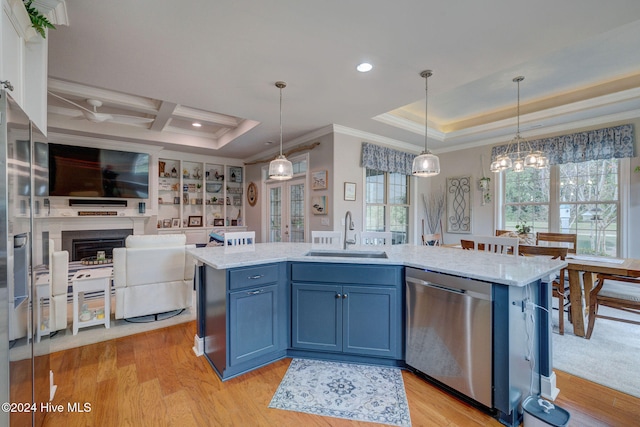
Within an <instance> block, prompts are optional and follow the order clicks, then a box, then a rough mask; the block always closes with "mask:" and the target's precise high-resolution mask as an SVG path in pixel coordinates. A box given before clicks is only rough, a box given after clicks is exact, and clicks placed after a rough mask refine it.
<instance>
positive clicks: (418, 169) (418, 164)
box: [411, 70, 440, 178]
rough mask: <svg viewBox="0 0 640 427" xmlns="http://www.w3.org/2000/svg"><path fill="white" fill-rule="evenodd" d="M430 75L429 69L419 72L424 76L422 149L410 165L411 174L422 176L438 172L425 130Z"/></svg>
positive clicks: (438, 161) (437, 161)
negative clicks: (428, 146)
mask: <svg viewBox="0 0 640 427" xmlns="http://www.w3.org/2000/svg"><path fill="white" fill-rule="evenodd" d="M432 75H433V72H432V71H431V70H424V71H421V72H420V77H422V78H424V151H423V152H422V153H420V155H419V156H417V157H416V158H414V159H413V164H412V165H411V174H412V175H415V176H419V177H423V178H424V177H428V176H434V175H438V174H439V173H440V159H439V158H438V156H436V155H434V154H431V151H429V149H428V148H427V142H428V138H427V131H428V130H429V125H428V123H429V122H428V120H427V117H428V111H429V102H428V101H429V98H428V95H429V77H431V76H432Z"/></svg>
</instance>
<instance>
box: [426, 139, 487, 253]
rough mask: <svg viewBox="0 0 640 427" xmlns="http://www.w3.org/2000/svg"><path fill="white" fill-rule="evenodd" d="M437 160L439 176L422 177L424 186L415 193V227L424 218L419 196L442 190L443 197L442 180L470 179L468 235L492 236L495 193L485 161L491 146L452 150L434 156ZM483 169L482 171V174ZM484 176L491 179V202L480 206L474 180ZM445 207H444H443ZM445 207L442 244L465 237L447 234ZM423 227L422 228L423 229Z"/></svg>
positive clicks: (444, 182) (444, 181)
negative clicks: (463, 177)
mask: <svg viewBox="0 0 640 427" xmlns="http://www.w3.org/2000/svg"><path fill="white" fill-rule="evenodd" d="M438 157H439V158H440V174H439V175H437V176H435V177H431V178H422V179H423V180H425V181H428V183H429V184H428V187H427V188H423V187H422V186H421V187H420V190H421V193H420V194H419V198H418V203H419V211H418V213H419V215H418V224H421V220H422V219H423V218H425V215H424V205H423V203H422V197H421V196H422V194H424V195H425V196H427V197H428V194H429V192H430V191H432V190H440V189H441V190H443V191H445V198H446V180H447V178H452V177H461V176H471V182H472V190H471V205H472V206H471V233H470V234H479V235H492V234H493V229H494V226H493V222H494V221H493V219H494V203H493V201H494V200H495V197H494V191H495V177H494V176H493V174H492V173H491V172H489V164H490V161H489V159H490V158H491V147H490V146H485V147H478V148H468V149H465V150H460V151H452V152H449V153H442V154H438ZM483 170H484V172H483ZM483 175H484V176H488V177H489V178H491V183H490V188H491V190H490V191H491V199H492V202H491V203H487V204H485V205H484V206H483V205H482V192H481V191H480V189H479V184H478V180H479V179H480V178H482V177H483ZM445 206H446V205H445ZM446 214H447V212H446V208H445V212H444V214H443V218H442V227H443V240H444V243H445V244H452V243H460V239H461V238H464V236H465V234H454V233H447V232H446V230H447V223H446ZM425 228H426V227H425ZM425 233H429V230H428V229H427V230H425Z"/></svg>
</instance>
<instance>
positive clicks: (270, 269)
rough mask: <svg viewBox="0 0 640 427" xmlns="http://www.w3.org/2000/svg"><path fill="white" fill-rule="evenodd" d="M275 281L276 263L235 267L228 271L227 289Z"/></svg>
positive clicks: (276, 277) (276, 275)
mask: <svg viewBox="0 0 640 427" xmlns="http://www.w3.org/2000/svg"><path fill="white" fill-rule="evenodd" d="M277 281H278V265H277V264H269V265H258V266H255V267H243V268H236V269H233V270H231V271H230V272H229V290H234V289H242V288H249V287H253V286H260V285H264V284H266V283H273V282H277Z"/></svg>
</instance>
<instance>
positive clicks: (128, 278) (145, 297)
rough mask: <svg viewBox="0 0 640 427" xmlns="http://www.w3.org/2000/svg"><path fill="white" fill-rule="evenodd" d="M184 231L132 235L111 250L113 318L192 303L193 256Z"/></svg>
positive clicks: (169, 309) (178, 307) (181, 307)
mask: <svg viewBox="0 0 640 427" xmlns="http://www.w3.org/2000/svg"><path fill="white" fill-rule="evenodd" d="M192 248H195V245H187V244H186V237H185V235H184V234H166V235H131V236H129V237H127V240H126V241H125V247H124V248H114V250H113V284H114V287H115V290H116V299H115V307H116V308H115V312H116V313H115V318H116V319H125V318H130V317H138V316H146V315H149V314H158V313H164V312H167V311H173V310H179V309H183V308H187V307H191V304H192V298H193V277H194V272H195V260H194V258H193V257H192V256H191V255H190V254H189V252H188V249H192Z"/></svg>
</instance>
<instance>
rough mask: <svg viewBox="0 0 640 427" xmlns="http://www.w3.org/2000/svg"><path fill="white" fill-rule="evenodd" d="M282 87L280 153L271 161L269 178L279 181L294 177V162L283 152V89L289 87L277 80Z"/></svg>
mask: <svg viewBox="0 0 640 427" xmlns="http://www.w3.org/2000/svg"><path fill="white" fill-rule="evenodd" d="M276 87H277V88H278V89H280V155H279V156H278V157H276V158H275V159H273V160H271V163H269V178H271V179H275V180H278V181H284V180H286V179H291V178H293V164H292V163H291V162H290V161H289V160H287V158H286V157H285V156H284V154H282V89H283V88H285V87H287V84H286V83H285V82H280V81H278V82H276Z"/></svg>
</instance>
